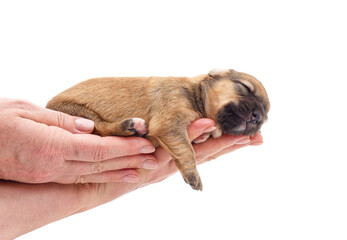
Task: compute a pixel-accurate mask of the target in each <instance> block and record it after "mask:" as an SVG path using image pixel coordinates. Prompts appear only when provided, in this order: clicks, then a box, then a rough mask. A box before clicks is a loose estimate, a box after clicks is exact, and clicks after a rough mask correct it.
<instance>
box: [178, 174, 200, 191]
mask: <svg viewBox="0 0 347 240" xmlns="http://www.w3.org/2000/svg"><path fill="white" fill-rule="evenodd" d="M182 175H183V179H184V181H185V182H186V183H188V184H189V185H190V186H191V187H192V188H193V189H194V190H200V191H202V182H201V179H200V176H199V173H198V171H196V170H195V171H190V172H184V173H183V174H182Z"/></svg>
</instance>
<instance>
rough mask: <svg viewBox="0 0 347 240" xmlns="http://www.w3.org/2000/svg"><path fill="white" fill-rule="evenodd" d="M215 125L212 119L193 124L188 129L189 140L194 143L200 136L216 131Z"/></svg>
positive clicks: (200, 120)
mask: <svg viewBox="0 0 347 240" xmlns="http://www.w3.org/2000/svg"><path fill="white" fill-rule="evenodd" d="M215 128H216V127H215V123H214V121H213V120H211V119H207V118H201V119H198V120H196V121H194V122H193V123H192V124H190V126H189V127H188V129H187V133H188V136H189V139H190V140H191V141H193V140H194V139H196V138H197V137H199V136H200V135H202V134H204V133H207V132H212V131H213V130H214V129H215Z"/></svg>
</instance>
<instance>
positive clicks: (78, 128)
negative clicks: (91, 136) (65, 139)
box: [22, 104, 94, 133]
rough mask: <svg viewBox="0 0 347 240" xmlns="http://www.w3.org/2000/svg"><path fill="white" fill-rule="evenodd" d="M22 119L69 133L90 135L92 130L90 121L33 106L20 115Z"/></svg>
mask: <svg viewBox="0 0 347 240" xmlns="http://www.w3.org/2000/svg"><path fill="white" fill-rule="evenodd" d="M22 117H24V118H28V119H30V120H33V121H35V122H39V123H43V124H46V125H48V126H56V127H59V128H63V129H65V130H67V131H69V132H71V133H91V132H93V130H94V122H93V121H92V120H89V119H85V118H81V117H75V116H71V115H68V114H65V113H62V112H58V111H54V110H51V109H47V108H43V107H39V106H36V105H33V104H32V106H30V107H28V109H27V111H25V113H24V114H22Z"/></svg>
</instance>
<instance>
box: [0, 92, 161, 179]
mask: <svg viewBox="0 0 347 240" xmlns="http://www.w3.org/2000/svg"><path fill="white" fill-rule="evenodd" d="M0 122H1V124H0V136H1V138H0V146H1V148H0V166H1V168H0V179H6V180H13V181H20V182H27V183H45V182H57V183H86V182H93V183H104V182H138V181H139V177H138V172H137V171H136V170H135V169H134V168H146V169H153V168H156V166H157V163H156V160H155V158H154V156H153V155H152V154H150V153H152V152H154V150H155V149H154V147H153V146H152V144H151V143H150V142H149V141H148V140H146V139H143V138H136V137H128V138H124V137H99V136H96V135H92V134H78V133H91V132H92V131H93V129H94V123H93V122H92V121H90V120H87V119H82V118H79V117H73V116H69V115H67V114H64V113H61V112H56V111H52V110H49V109H45V108H42V107H39V106H36V105H34V104H32V103H29V102H26V101H22V100H13V99H0Z"/></svg>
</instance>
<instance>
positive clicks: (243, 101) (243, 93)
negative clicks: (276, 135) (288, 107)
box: [209, 69, 270, 136]
mask: <svg viewBox="0 0 347 240" xmlns="http://www.w3.org/2000/svg"><path fill="white" fill-rule="evenodd" d="M209 78H210V79H209V80H210V86H211V90H210V94H209V95H210V96H209V98H210V104H211V106H210V108H211V110H212V112H213V114H214V116H215V120H216V121H217V125H219V127H220V129H221V131H222V132H223V133H227V134H233V135H249V136H252V135H254V134H256V133H257V132H258V131H259V130H260V128H261V126H262V125H263V123H264V122H265V121H266V120H267V113H268V112H269V108H270V102H269V99H268V96H267V93H266V91H265V88H264V87H263V85H262V84H261V83H260V82H259V81H258V80H257V79H256V78H255V77H253V76H251V75H249V74H246V73H241V72H237V71H234V70H229V69H227V70H212V71H210V72H209Z"/></svg>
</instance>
